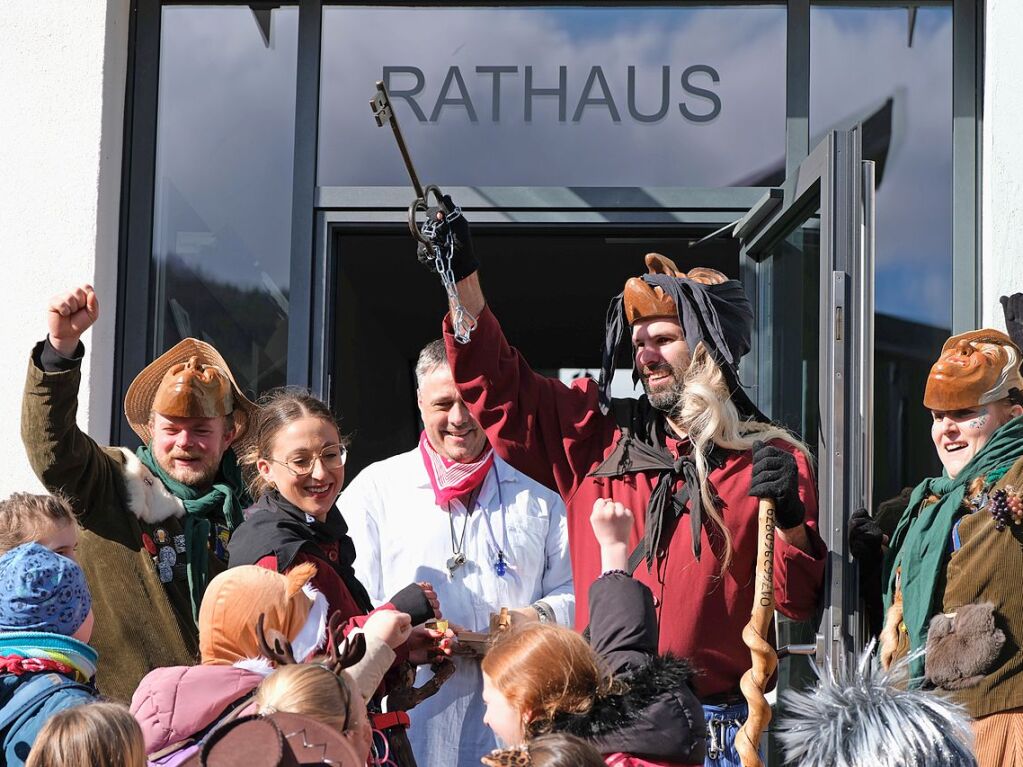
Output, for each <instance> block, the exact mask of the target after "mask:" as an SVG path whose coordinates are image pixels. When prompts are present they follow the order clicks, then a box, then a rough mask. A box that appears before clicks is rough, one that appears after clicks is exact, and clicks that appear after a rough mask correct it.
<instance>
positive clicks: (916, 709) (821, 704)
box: [775, 643, 977, 767]
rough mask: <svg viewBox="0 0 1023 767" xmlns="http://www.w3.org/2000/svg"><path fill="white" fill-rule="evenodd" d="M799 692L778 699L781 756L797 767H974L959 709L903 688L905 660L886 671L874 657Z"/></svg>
mask: <svg viewBox="0 0 1023 767" xmlns="http://www.w3.org/2000/svg"><path fill="white" fill-rule="evenodd" d="M873 649H874V645H873V643H871V644H870V646H868V647H867V649H866V650H865V651H864V653H863V655H862V656H861V657H860V659H859V661H858V662H857V663H856V664H855V665H853V664H850V666H852V667H851V668H847V669H843V670H841V671H840V672H839V673H838V674H836V675H835V676H833V677H832V676H831V675H828V676H826V677H824V678H822V679H821V680H820V682H819V683H818V685H817V687H815V688H814V689H812V690H808V691H805V692H798V691H793V690H789V691H786V692H783V693H782V700H783V701H784V703H785V706H786V717H785V719H784V720H782V721H781V722H780V723H779V725H778V727H777V728H776V730H775V731H776V733H777V735H778V738H779V739H780V740H781V743H782V746H783V748H784V749H785V757H786V760H787V761H788V762H790V763H791V764H798V765H800V767H911V766H912V765H918V766H919V767H975V766H976V764H977V760H976V758H975V757H974V755H973V733H972V731H971V730H970V719H969V717H968V716H967V715H966V712H965V710H964V709H963V708H962V707H961V706H958V705H957V704H955V703H952V702H951V701H950V700H948V699H947V698H945V697H942V696H941V695H939V694H936V693H934V692H926V691H923V690H919V689H909V686H908V684H907V683H908V681H909V671H908V669H909V660H910V657H912V656H910V657H907V658H903V659H901V660H900V661H898V662H897V663H895V664H894V665H893V666H892V668H891V669H890V670H889V671H884V670H883V669H882V668H881V666H880V663H878V662H877V661H876V659H874V658H873V657H872V653H873Z"/></svg>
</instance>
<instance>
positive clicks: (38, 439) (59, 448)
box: [21, 343, 226, 702]
mask: <svg viewBox="0 0 1023 767" xmlns="http://www.w3.org/2000/svg"><path fill="white" fill-rule="evenodd" d="M41 350H42V344H41V343H40V344H39V345H37V346H36V348H35V349H34V350H33V353H32V358H31V359H30V361H29V365H28V376H27V378H26V381H25V392H24V397H23V399H22V409H21V438H22V442H23V443H24V445H25V450H26V452H27V453H28V458H29V461H30V462H31V464H32V469H33V470H34V471H35V473H36V476H38V477H39V479H40V480H41V481H42V483H43V484H44V485H45V486H46V488H47V489H48V490H50V491H51V492H53V491H60V492H62V493H64V494H65V495H66V496H67V497H68V498H69V499H70V501H71V504H72V506H73V507H74V509H75V512H76V513H77V514H78V515H79V521H80V523H81V525H82V527H83V528H84V530H83V533H82V538H81V545H80V547H79V562H80V563H81V565H82V568H83V569H84V570H85V575H86V578H87V579H88V581H89V589H90V590H91V592H92V600H93V611H94V613H95V617H96V625H95V629H94V630H93V635H92V640H91V641H90V644H91V645H92V646H93V647H95V648H96V649H97V650H98V651H99V668H98V672H97V675H96V682H97V686H98V687H99V690H100V692H101V693H102V694H103V695H106V696H108V697H110V698H113V699H115V700H119V701H122V702H128V701H129V700H130V699H131V695H132V693H133V692H134V691H135V688H136V687H137V686H138V683H139V681H140V680H141V679H142V677H143V676H145V675H146V674H147V673H148V672H149V671H152V670H153V669H154V668H159V667H162V666H187V665H192V664H194V663H197V662H198V655H199V648H198V630H197V628H196V625H195V621H194V620H193V618H192V608H191V602H190V600H189V596H188V581H187V575H186V574H185V568H184V567H183V564H184V557H185V554H184V544H183V540H184V538H183V530H182V524H181V519H182V517H183V516H184V507H183V506H182V504H181V501H180V500H179V499H178V498H176V497H175V496H173V495H171V493H170V492H168V490H167V489H166V488H165V487H164V486H163V484H162V483H161V482H160V480H159V479H157V478H156V477H155V476H154V475H153V474H152V472H150V471H149V469H148V468H146V467H145V466H144V465H143V464H142V463H141V462H140V461H139V460H138V458H136V457H135V454H134V453H133V452H132V451H130V450H128V449H126V448H120V447H101V446H100V445H97V444H96V442H95V441H93V440H92V439H91V438H90V437H89V436H88V435H86V434H85V433H83V432H82V431H81V429H79V428H78V426H77V424H76V422H75V416H76V414H77V411H78V389H79V386H80V384H81V370H80V369H79V368H77V367H76V368H74V369H71V370H66V371H61V372H44V371H43V370H42V368H41V365H40V363H39V360H40V354H41ZM179 536H180V537H179ZM161 562H162V565H163V566H162V567H160V566H159V564H158V563H161ZM225 567H226V565H225V563H224V562H222V561H221V560H220V559H219V558H218V557H217V556H216V554H215V552H214V551H212V550H211V551H210V553H209V575H210V578H213V577H214V576H215V575H217V574H218V573H220V572H222V571H223V570H224V569H225ZM161 574H162V576H163V577H162V579H161Z"/></svg>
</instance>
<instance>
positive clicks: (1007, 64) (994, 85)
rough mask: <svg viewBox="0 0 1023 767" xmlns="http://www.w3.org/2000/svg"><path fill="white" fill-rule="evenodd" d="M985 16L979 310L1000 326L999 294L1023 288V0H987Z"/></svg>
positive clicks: (989, 324)
mask: <svg viewBox="0 0 1023 767" xmlns="http://www.w3.org/2000/svg"><path fill="white" fill-rule="evenodd" d="M986 16H987V18H986V20H985V26H986V30H985V36H986V41H985V50H984V123H983V166H982V168H983V169H982V172H983V187H982V188H983V193H982V194H983V197H982V206H981V237H982V250H981V252H982V259H983V261H982V268H981V272H982V278H981V279H982V284H981V304H982V305H981V310H982V319H983V324H984V326H985V327H995V328H1001V329H1004V328H1005V322H1004V318H1003V316H1002V307H1001V304H999V302H998V297H999V296H1003V295H1008V294H1011V293H1019V292H1023V90H1021V89H1020V78H1021V76H1023V47H1021V46H1020V31H1021V30H1023V2H1020V0H987V6H986Z"/></svg>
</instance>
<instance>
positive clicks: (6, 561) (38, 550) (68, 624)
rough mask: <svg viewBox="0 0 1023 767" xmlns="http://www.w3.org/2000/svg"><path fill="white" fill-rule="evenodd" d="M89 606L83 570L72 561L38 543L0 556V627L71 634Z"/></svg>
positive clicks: (5, 629)
mask: <svg viewBox="0 0 1023 767" xmlns="http://www.w3.org/2000/svg"><path fill="white" fill-rule="evenodd" d="M91 609H92V595H91V594H90V593H89V586H88V584H87V583H86V582H85V573H83V572H82V568H80V567H79V566H78V565H77V564H76V563H75V562H74V561H72V560H70V559H68V558H67V557H62V556H60V555H59V554H55V553H54V552H52V551H50V550H49V549H48V548H46V547H45V546H40V545H39V544H38V543H25V544H23V545H21V546H18V547H16V548H13V549H11V550H10V551H8V552H7V553H6V554H4V555H3V556H2V557H0V631H42V632H46V633H50V634H63V635H64V636H71V635H72V634H74V633H75V632H76V631H78V629H79V628H80V627H81V625H82V624H83V623H85V619H86V617H88V615H89V610H91Z"/></svg>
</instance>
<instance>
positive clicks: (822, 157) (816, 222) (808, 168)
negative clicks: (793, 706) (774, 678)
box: [733, 129, 874, 684]
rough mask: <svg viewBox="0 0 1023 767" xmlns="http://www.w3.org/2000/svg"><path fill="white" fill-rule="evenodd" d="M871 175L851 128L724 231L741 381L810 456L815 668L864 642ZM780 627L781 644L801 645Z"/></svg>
mask: <svg viewBox="0 0 1023 767" xmlns="http://www.w3.org/2000/svg"><path fill="white" fill-rule="evenodd" d="M873 171H874V168H873V163H872V162H869V161H863V160H862V158H861V148H860V132H859V129H853V130H851V131H834V132H832V133H831V134H829V135H828V136H826V137H825V139H824V140H823V141H822V142H821V143H820V144H819V145H818V146H817V147H816V148H815V149H814V150H813V151H812V152H811V153H810V155H809V156H808V157H807V158H806V159H805V160H804V161H803V162H802V163H801V164H800V165H799V167H798V168H797V169H796V170H795V171H794V172H792V173H791V174H789V176H788V177H787V178H786V179H785V181H784V182H783V184H782V185H781V186H779V187H776V188H772V189H770V190H769V191H768V192H767V193H766V194H765V195H764V197H763V198H762V199H761V200H760V202H759V203H758V204H757V205H755V206H754V207H753V208H752V209H751V210H750V211H749V213H748V214H747V215H746V216H745V217H744V218H743V219H741V220H740V221H739V222H738V223H737V224H736V225H735V228H734V229H733V235H734V236H735V237H736V238H737V239H738V240H739V241H740V244H741V253H742V256H741V258H742V268H743V272H744V277H745V282H746V284H747V285H749V286H755V287H751V288H750V290H751V292H752V293H753V294H754V295H752V296H751V297H752V298H753V300H754V304H755V306H756V312H757V333H756V347H755V355H754V359H753V360H752V361H751V363H752V364H751V365H750V368H749V370H748V373H749V376H748V378H747V379H746V380H755V381H756V398H757V400H758V404H759V406H760V407H761V409H762V410H764V411H765V412H766V413H767V414H768V415H770V416H771V417H772V418H774V419H775V420H778V421H780V422H782V423H785V424H786V425H787V426H789V427H790V428H792V429H793V430H795V431H796V432H797V433H799V434H800V435H801V436H802V438H803V439H804V440H805V441H806V443H807V444H808V445H809V446H810V448H811V449H812V450H814V451H815V453H816V458H817V470H818V477H817V479H818V489H819V495H820V532H821V535H822V537H823V538H824V541H825V542H826V543H827V546H828V550H829V563H828V565H829V566H828V573H827V576H826V577H827V581H826V584H825V591H824V598H823V605H822V607H823V618H822V620H821V623H820V628H819V633H818V634H817V636H816V637H813V638H814V639H816V644H817V647H818V652H817V655H818V662H819V663H821V664H825V663H826V664H830V665H831V666H833V667H834V666H837V664H839V663H840V662H842V660H843V659H844V658H845V657H846V656H848V655H850V654H852V653H855V652H856V651H857V650H858V649H859V648H860V647H862V645H863V641H864V625H863V618H862V615H863V614H862V610H861V607H860V605H859V603H858V590H857V581H856V573H855V570H854V566H853V562H852V559H851V557H850V556H849V553H848V546H847V541H846V532H845V531H846V526H847V522H848V518H849V515H850V514H851V513H852V512H853V511H854V510H856V509H858V508H870V506H871V503H870V492H871V482H872V478H871V468H870V467H871V456H872V452H873V450H872V440H871V435H872V427H873V413H872V399H871V397H872V393H871V392H872V390H871V385H872V381H873V370H872V364H873V354H874V353H873V345H874V339H873V313H874V306H873V304H874V301H873V284H874V277H873V260H874V254H873V242H874V226H873V220H874V213H873V200H874V180H873ZM784 629H785V627H782V628H781V629H780V631H779V640H780V641H781V642H782V643H784V642H786V641H806V639H808V638H809V637H805V636H803V637H800V636H798V631H792V629H793V627H790V631H792V634H794V635H791V636H786V631H785V630H784ZM781 683H782V684H784V683H785V680H784V679H782V680H781Z"/></svg>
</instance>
